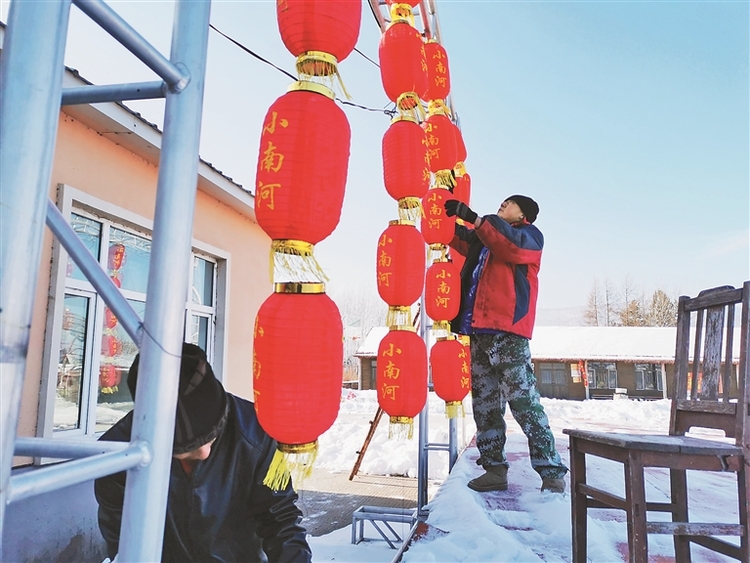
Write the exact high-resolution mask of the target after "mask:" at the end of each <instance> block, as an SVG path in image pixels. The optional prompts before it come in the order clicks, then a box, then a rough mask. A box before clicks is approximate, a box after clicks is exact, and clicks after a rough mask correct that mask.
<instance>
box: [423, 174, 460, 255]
mask: <svg viewBox="0 0 750 563" xmlns="http://www.w3.org/2000/svg"><path fill="white" fill-rule="evenodd" d="M449 199H455V197H454V196H453V195H452V194H451V193H450V192H449V191H448V190H446V189H445V188H442V187H439V188H432V189H430V190H429V191H428V192H427V194H426V195H425V196H424V198H423V199H422V209H423V210H424V217H422V229H421V230H422V237H424V240H425V242H426V243H427V244H443V245H445V244H449V243H450V242H451V240H453V234H454V232H455V224H456V221H455V220H454V219H453V217H448V216H447V215H446V214H445V205H444V204H445V202H446V201H447V200H449Z"/></svg>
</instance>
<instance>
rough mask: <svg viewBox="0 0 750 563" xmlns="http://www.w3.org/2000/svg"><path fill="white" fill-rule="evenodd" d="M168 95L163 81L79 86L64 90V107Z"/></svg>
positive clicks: (150, 98) (149, 98)
mask: <svg viewBox="0 0 750 563" xmlns="http://www.w3.org/2000/svg"><path fill="white" fill-rule="evenodd" d="M166 94H167V83H166V82H163V81H159V80H157V81H154V82H134V83H132V84H107V85H105V86H77V87H75V88H63V91H62V105H64V106H72V105H76V104H98V103H102V102H122V101H125V100H153V99H155V98H163V97H164V96H165V95H166Z"/></svg>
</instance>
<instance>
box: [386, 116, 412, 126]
mask: <svg viewBox="0 0 750 563" xmlns="http://www.w3.org/2000/svg"><path fill="white" fill-rule="evenodd" d="M399 121H411V122H412V123H418V122H417V118H416V117H414V116H412V115H404V114H398V115H395V116H394V117H393V118H392V119H391V125H393V124H394V123H398V122H399Z"/></svg>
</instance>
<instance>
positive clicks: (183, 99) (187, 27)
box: [119, 0, 211, 561]
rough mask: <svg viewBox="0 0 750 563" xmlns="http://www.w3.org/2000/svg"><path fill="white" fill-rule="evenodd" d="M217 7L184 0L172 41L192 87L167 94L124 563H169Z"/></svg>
mask: <svg viewBox="0 0 750 563" xmlns="http://www.w3.org/2000/svg"><path fill="white" fill-rule="evenodd" d="M210 8H211V3H210V0H180V1H179V2H178V3H177V6H176V13H175V23H174V30H173V34H172V55H171V56H172V60H173V61H180V64H181V65H185V66H184V68H186V69H187V70H188V71H189V73H190V77H191V80H190V84H188V86H187V87H186V88H185V89H184V90H183V91H182V92H180V93H179V94H176V93H172V92H169V93H168V94H167V101H166V109H165V116H164V136H163V142H162V152H161V156H160V159H159V178H158V181H157V193H156V209H155V213H154V232H153V240H152V246H151V258H150V265H149V276H148V286H147V294H148V301H147V302H146V315H145V327H146V328H145V331H144V332H145V333H146V336H147V337H146V338H144V339H143V344H142V346H141V359H140V362H141V363H140V370H139V371H140V375H139V380H138V389H137V391H136V396H135V409H134V413H133V430H132V435H131V440H134V441H141V440H142V441H144V442H146V443H148V444H151V446H152V452H153V462H152V463H151V465H150V466H149V467H147V468H143V469H132V470H130V471H129V472H128V480H127V487H126V489H125V502H124V506H123V513H122V529H121V536H120V551H119V554H120V555H119V558H120V559H121V560H123V561H158V560H159V558H160V557H161V549H162V541H163V535H164V519H165V515H166V504H167V492H168V489H169V469H170V464H171V460H172V441H173V432H174V424H175V419H174V416H175V415H174V413H175V405H176V403H177V387H178V381H179V371H180V356H181V352H182V341H183V321H184V315H185V298H186V295H187V290H188V277H189V273H190V253H191V241H192V230H193V215H194V211H195V195H196V190H197V185H198V144H199V140H200V129H201V110H202V106H203V85H204V81H205V72H206V51H207V46H208V29H209V28H208V26H209V16H210Z"/></svg>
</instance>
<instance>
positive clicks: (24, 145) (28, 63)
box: [0, 0, 210, 561]
mask: <svg viewBox="0 0 750 563" xmlns="http://www.w3.org/2000/svg"><path fill="white" fill-rule="evenodd" d="M71 4H75V6H76V7H77V8H78V9H80V10H81V11H82V12H84V13H85V14H86V15H87V16H88V17H90V18H91V19H92V20H94V21H95V22H96V23H97V24H98V25H100V26H101V27H102V28H103V29H104V30H105V31H107V32H108V33H109V34H110V35H112V36H113V37H114V38H115V39H117V40H118V41H119V42H120V43H121V44H122V45H123V46H125V47H126V48H127V49H128V50H130V51H131V53H133V54H134V55H135V56H136V57H137V58H139V59H140V60H141V61H142V62H143V63H144V64H146V65H147V66H148V67H149V68H151V69H152V70H153V71H154V72H155V73H156V75H157V76H158V77H160V78H161V80H158V81H155V82H147V83H133V84H114V85H104V86H95V85H92V86H84V87H76V88H66V89H63V88H62V78H63V71H64V64H63V60H64V59H63V56H64V51H65V42H66V38H67V30H68V19H69V14H70V10H71ZM175 9H176V13H175V23H174V27H173V31H172V51H171V55H170V58H169V59H167V58H165V57H164V56H163V55H162V54H161V53H159V52H158V51H157V50H156V49H155V48H154V47H153V46H151V45H150V44H149V43H148V42H147V41H146V40H145V39H144V38H143V37H141V36H140V35H139V34H138V32H136V31H135V30H134V29H133V28H132V27H131V26H130V25H129V24H128V23H127V22H125V21H124V20H123V19H122V18H121V17H120V16H118V15H117V14H116V13H115V12H114V11H113V10H112V9H111V8H110V7H109V6H108V5H107V4H105V3H104V2H103V1H102V0H54V1H50V2H24V1H14V2H12V3H11V6H10V11H9V14H8V26H7V30H6V34H5V42H4V45H3V51H2V60H1V61H0V63H1V69H0V385H1V387H0V437H1V440H2V442H1V454H0V533H1V532H2V527H3V523H4V520H5V507H6V506H7V504H9V503H11V502H14V501H18V500H21V499H24V498H27V497H30V496H33V495H37V494H41V493H45V492H50V491H54V490H57V489H61V488H63V487H67V486H70V485H74V484H77V483H82V482H84V481H88V480H91V479H95V478H98V477H102V476H105V475H109V474H112V473H116V472H119V471H124V470H127V471H128V477H127V487H126V490H125V501H124V506H123V514H122V529H121V534H120V549H119V554H118V560H121V561H157V560H159V559H160V558H161V549H162V540H163V533H164V519H165V514H166V501H167V491H168V485H169V469H170V462H171V457H172V439H173V433H174V422H175V421H174V412H175V406H176V403H177V386H178V379H179V375H178V374H179V367H180V356H181V350H182V340H183V328H182V323H183V312H184V306H185V303H184V296H185V295H187V289H188V288H187V285H188V273H189V266H190V251H191V237H192V225H193V214H194V209H195V194H196V189H197V170H198V141H199V137H200V127H201V115H202V106H203V84H204V76H205V67H206V51H207V43H208V29H209V13H210V0H178V1H177V4H176V8H175ZM150 98H166V106H165V114H164V134H163V137H162V149H161V157H160V163H159V174H158V181H157V195H156V207H155V210H154V228H153V239H152V252H151V258H150V266H149V277H148V285H147V293H148V301H147V303H146V310H145V314H144V319H140V318H139V317H138V315H137V314H136V313H135V312H134V311H133V309H132V307H131V306H130V305H129V304H128V302H127V301H126V300H125V298H124V297H123V296H122V294H121V293H120V291H119V289H118V288H117V287H116V286H115V285H114V284H113V283H112V281H111V280H110V279H109V277H108V276H107V274H106V273H105V272H104V271H103V270H102V269H101V267H100V266H99V264H98V263H97V262H96V260H95V259H94V258H93V257H92V256H91V254H90V253H89V252H88V250H87V249H86V248H85V247H84V246H83V243H82V242H81V241H80V239H79V238H78V237H77V235H76V234H75V233H74V231H73V229H72V228H71V227H70V225H69V224H68V223H67V221H66V220H65V218H64V217H63V216H62V215H61V214H60V212H59V211H58V209H57V207H56V206H55V205H54V204H53V203H52V202H50V201H49V199H48V197H47V194H48V192H49V190H50V181H51V172H52V159H53V154H54V148H55V140H56V136H57V124H58V119H59V113H60V107H61V105H63V104H65V105H67V104H83V103H97V102H112V101H122V100H135V99H150ZM45 223H46V224H47V226H48V227H49V228H50V230H51V231H52V232H53V233H54V235H55V236H56V237H57V238H58V240H59V241H60V243H61V244H62V246H63V247H64V248H65V249H66V250H67V252H68V254H69V255H70V257H71V258H72V259H73V260H74V261H75V263H76V264H77V265H78V266H79V267H80V269H81V270H82V271H83V272H84V274H85V275H86V277H87V278H88V279H89V281H90V282H91V284H92V285H93V286H94V287H95V288H96V290H97V292H98V293H99V295H100V296H101V297H102V298H103V299H104V301H105V303H106V304H107V305H108V306H109V307H110V309H111V310H112V311H113V312H114V313H115V315H116V316H117V318H118V320H119V321H120V323H121V324H122V326H123V327H124V329H125V330H126V331H127V333H128V334H129V336H130V337H131V338H132V339H133V341H134V342H135V343H136V344H137V345H138V348H139V350H140V354H141V360H140V373H141V375H140V378H139V385H138V389H137V395H136V398H135V399H136V400H135V412H134V419H133V430H132V439H131V442H130V443H111V442H109V443H108V442H91V440H86V441H84V440H79V441H72V440H70V441H69V440H66V441H64V442H63V441H59V440H49V439H42V438H23V439H17V438H16V431H17V426H18V416H19V411H20V405H21V390H22V387H23V378H24V372H25V369H26V355H27V348H28V346H29V333H30V325H31V318H32V311H33V305H34V303H33V302H34V289H35V286H36V280H37V275H38V273H39V268H40V264H39V262H40V257H41V250H42V240H43V234H44V225H45ZM14 455H24V456H37V457H51V458H57V459H62V460H69V461H65V462H63V463H59V464H57V465H53V466H47V467H44V468H40V469H35V470H32V471H29V472H26V473H23V474H19V475H11V467H12V460H13V456H14ZM1 542H2V540H1V539H0V551H1V550H2V543H1Z"/></svg>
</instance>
